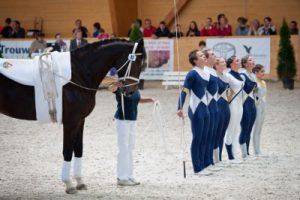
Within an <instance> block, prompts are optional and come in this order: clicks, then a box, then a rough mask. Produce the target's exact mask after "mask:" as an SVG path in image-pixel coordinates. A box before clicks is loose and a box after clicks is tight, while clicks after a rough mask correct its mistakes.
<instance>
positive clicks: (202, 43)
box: [198, 40, 206, 51]
mask: <svg viewBox="0 0 300 200" xmlns="http://www.w3.org/2000/svg"><path fill="white" fill-rule="evenodd" d="M198 46H199V48H198V49H199V50H200V51H202V50H203V49H205V48H206V42H205V41H203V40H201V41H200V42H199V44H198Z"/></svg>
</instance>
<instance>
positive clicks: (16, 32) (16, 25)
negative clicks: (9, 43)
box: [9, 20, 25, 38]
mask: <svg viewBox="0 0 300 200" xmlns="http://www.w3.org/2000/svg"><path fill="white" fill-rule="evenodd" d="M11 28H12V29H11V31H10V32H9V38H25V30H24V28H22V27H21V23H20V22H19V21H18V20H14V21H13V22H12V23H11Z"/></svg>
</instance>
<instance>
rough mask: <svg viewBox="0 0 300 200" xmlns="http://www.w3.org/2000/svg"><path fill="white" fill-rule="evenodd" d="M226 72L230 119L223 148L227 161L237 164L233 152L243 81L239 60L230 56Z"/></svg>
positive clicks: (240, 108)
mask: <svg viewBox="0 0 300 200" xmlns="http://www.w3.org/2000/svg"><path fill="white" fill-rule="evenodd" d="M226 64H227V67H228V68H230V71H229V72H228V74H227V76H228V83H229V87H230V90H229V94H228V102H229V109H230V114H231V118H230V120H229V125H228V129H227V133H226V136H225V146H226V150H227V153H228V159H229V160H230V162H231V163H233V164H239V163H240V161H239V160H236V159H235V150H236V145H237V142H238V136H239V133H240V128H241V127H240V122H241V119H242V115H243V86H244V81H243V79H242V77H241V75H240V73H239V69H240V68H241V60H240V59H239V58H237V57H236V56H232V57H230V58H228V59H227V61H226Z"/></svg>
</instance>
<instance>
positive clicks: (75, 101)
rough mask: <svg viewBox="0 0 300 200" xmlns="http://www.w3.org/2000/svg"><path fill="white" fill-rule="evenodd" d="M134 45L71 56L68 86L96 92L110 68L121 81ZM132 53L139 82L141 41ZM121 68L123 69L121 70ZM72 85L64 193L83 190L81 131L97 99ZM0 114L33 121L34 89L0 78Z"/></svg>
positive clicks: (110, 44) (67, 93)
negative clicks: (72, 163)
mask: <svg viewBox="0 0 300 200" xmlns="http://www.w3.org/2000/svg"><path fill="white" fill-rule="evenodd" d="M134 45H135V43H133V42H129V41H127V40H124V39H110V40H104V41H100V42H95V43H93V44H88V45H86V46H84V47H82V48H80V49H77V50H75V51H72V52H70V56H71V69H72V77H71V82H73V83H76V84H78V85H81V86H83V87H87V88H92V89H97V88H98V87H99V85H100V83H101V81H102V80H103V79H104V78H105V76H106V74H107V73H108V71H109V70H110V69H111V68H112V67H116V68H117V69H119V70H118V75H119V77H124V75H125V74H126V72H127V68H128V65H129V62H128V55H129V54H130V53H132V51H133V48H134ZM135 53H136V54H138V55H137V56H136V60H135V61H132V63H131V70H130V74H129V75H130V76H131V77H135V78H138V77H139V75H140V73H141V71H142V69H143V67H144V61H145V58H146V53H145V48H144V42H143V40H140V41H139V42H138V45H137V48H136V52H135ZM126 62H127V63H126ZM125 63H126V65H124V64H125ZM121 66H124V67H123V68H122V69H120V67H121ZM127 75H128V74H127ZM133 79H134V78H133ZM123 81H124V79H123ZM71 82H69V83H68V84H66V85H65V86H64V87H63V95H62V98H63V121H62V122H63V131H64V136H63V156H64V164H63V168H62V180H63V182H65V183H66V192H67V193H75V192H76V191H77V190H82V189H86V185H85V184H84V183H83V181H82V178H81V157H82V151H83V149H82V138H83V128H84V121H85V118H86V117H87V116H88V115H89V114H90V113H91V112H92V110H93V109H94V106H95V96H96V90H87V89H84V88H82V87H78V86H77V85H75V84H73V83H71ZM125 82H129V83H125V84H127V85H128V87H125V89H124V90H123V91H124V93H125V95H130V94H131V93H133V92H134V91H135V90H136V89H137V84H136V83H132V80H131V81H130V80H126V79H125ZM0 113H3V114H5V115H7V116H10V117H13V118H17V119H24V120H36V109H35V98H34V88H33V87H31V86H25V85H22V84H19V83H17V82H14V81H12V80H10V79H8V78H6V77H5V76H3V75H2V74H0ZM73 152H74V155H75V159H74V162H75V163H74V176H75V178H76V180H77V186H76V188H75V187H73V185H72V183H71V179H70V164H71V160H72V155H73ZM76 189H77V190H76Z"/></svg>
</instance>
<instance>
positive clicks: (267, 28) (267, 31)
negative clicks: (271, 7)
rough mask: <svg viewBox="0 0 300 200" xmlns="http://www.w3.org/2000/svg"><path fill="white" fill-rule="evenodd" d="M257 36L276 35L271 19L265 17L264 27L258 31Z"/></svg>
mask: <svg viewBox="0 0 300 200" xmlns="http://www.w3.org/2000/svg"><path fill="white" fill-rule="evenodd" d="M258 34H259V35H276V28H275V26H274V25H273V24H272V19H271V17H265V19H264V25H263V26H262V27H260V28H259V29H258Z"/></svg>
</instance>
